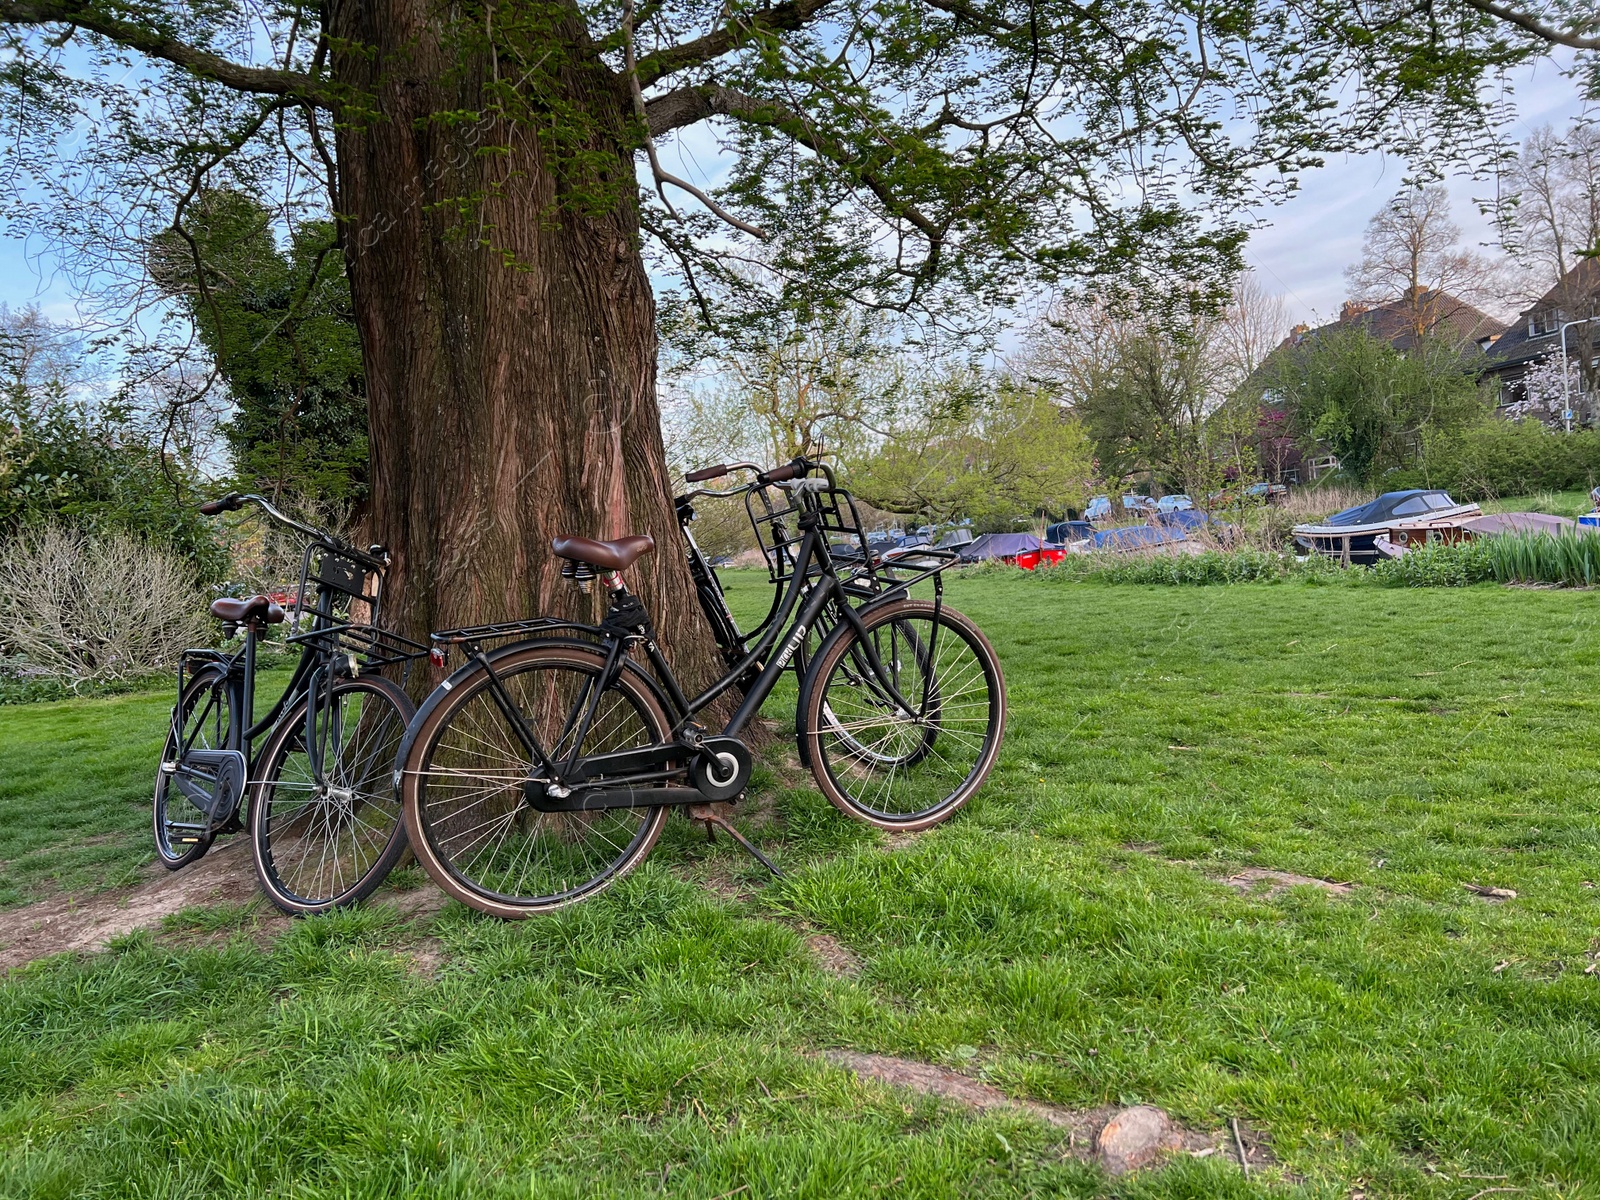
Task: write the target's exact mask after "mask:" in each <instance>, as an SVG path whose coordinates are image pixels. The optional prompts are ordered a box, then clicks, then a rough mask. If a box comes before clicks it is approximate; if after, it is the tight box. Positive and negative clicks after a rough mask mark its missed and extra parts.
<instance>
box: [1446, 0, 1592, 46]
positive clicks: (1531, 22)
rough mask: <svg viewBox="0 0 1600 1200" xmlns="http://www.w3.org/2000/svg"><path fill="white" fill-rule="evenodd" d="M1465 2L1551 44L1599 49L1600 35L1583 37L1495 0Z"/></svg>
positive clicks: (1467, 0) (1466, 0) (1468, 0)
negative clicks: (1497, 2)
mask: <svg viewBox="0 0 1600 1200" xmlns="http://www.w3.org/2000/svg"><path fill="white" fill-rule="evenodd" d="M1465 3H1466V4H1467V6H1468V7H1469V8H1475V9H1477V10H1478V11H1479V12H1481V13H1488V14H1489V15H1490V16H1491V17H1499V18H1500V19H1501V20H1502V21H1506V22H1508V23H1510V24H1512V25H1515V26H1516V27H1517V28H1518V29H1523V30H1526V31H1527V32H1529V33H1531V34H1533V35H1534V36H1535V37H1538V38H1543V39H1544V40H1545V41H1547V42H1550V43H1551V44H1553V45H1559V46H1571V47H1572V48H1573V49H1575V50H1600V37H1584V36H1583V35H1582V34H1580V33H1577V32H1575V31H1571V30H1564V29H1557V28H1556V27H1555V26H1553V25H1547V24H1545V23H1544V22H1543V21H1541V20H1540V19H1539V18H1538V17H1534V16H1530V15H1529V14H1527V13H1524V12H1519V11H1517V10H1516V9H1514V8H1511V7H1509V6H1507V5H1504V4H1496V3H1495V0H1465Z"/></svg>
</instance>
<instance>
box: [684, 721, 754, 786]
mask: <svg viewBox="0 0 1600 1200" xmlns="http://www.w3.org/2000/svg"><path fill="white" fill-rule="evenodd" d="M696 750H697V753H696V754H695V759H694V761H693V762H692V763H690V764H689V782H690V783H692V784H694V786H695V789H696V790H697V791H699V793H700V794H701V795H702V796H704V797H705V798H706V799H707V800H733V799H736V798H737V797H738V796H739V794H740V793H741V792H743V791H744V789H745V787H746V786H747V785H748V784H749V782H750V766H751V760H750V748H749V747H748V746H746V745H745V744H744V743H743V742H741V741H740V740H739V739H738V738H735V737H708V738H705V739H703V740H702V741H701V742H700V745H699V746H698V747H697V748H696Z"/></svg>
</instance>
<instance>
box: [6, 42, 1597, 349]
mask: <svg viewBox="0 0 1600 1200" xmlns="http://www.w3.org/2000/svg"><path fill="white" fill-rule="evenodd" d="M1512 87H1513V91H1514V96H1515V104H1516V110H1517V118H1516V120H1515V121H1514V122H1513V124H1512V125H1511V127H1510V128H1509V130H1508V134H1509V136H1510V137H1511V138H1512V139H1513V140H1515V141H1518V142H1520V141H1521V140H1523V139H1524V138H1525V137H1526V136H1527V135H1528V134H1529V133H1530V132H1532V131H1533V130H1534V129H1536V128H1537V127H1539V126H1540V125H1545V124H1550V125H1555V126H1557V127H1558V128H1559V127H1562V126H1565V125H1566V124H1567V123H1568V122H1570V121H1571V120H1572V119H1573V118H1574V117H1575V116H1577V115H1578V114H1579V112H1580V111H1581V108H1582V105H1581V103H1580V100H1579V95H1578V89H1577V84H1576V83H1575V81H1573V80H1572V79H1569V78H1567V77H1566V76H1564V75H1562V74H1561V73H1560V70H1559V69H1558V67H1557V66H1556V65H1555V64H1554V63H1551V62H1549V61H1545V62H1541V63H1537V64H1535V65H1533V66H1532V67H1529V68H1527V69H1525V70H1523V71H1521V72H1519V74H1518V75H1517V76H1516V77H1515V78H1514V79H1513V80H1512ZM686 143H687V144H686ZM703 149H704V150H706V151H708V152H709V154H708V155H707V156H708V157H711V158H713V159H714V158H715V156H716V155H715V150H714V149H713V148H712V146H711V145H710V138H709V136H708V137H707V145H706V146H705V147H703ZM669 153H670V154H671V155H672V157H674V158H679V157H680V156H684V155H686V157H687V158H690V159H694V158H701V156H700V155H698V154H696V147H694V146H693V144H692V142H689V141H688V139H684V140H680V141H678V142H676V143H674V145H673V146H671V147H670V148H669ZM680 162H681V163H682V165H683V166H684V167H687V168H688V170H687V171H686V172H685V173H687V174H689V175H690V176H691V177H699V178H704V172H703V170H702V169H697V168H703V167H704V166H707V165H709V164H707V163H705V161H704V159H703V158H701V161H700V162H691V161H683V160H682V159H681V158H680ZM668 169H669V170H670V169H674V164H668ZM1406 170H1407V164H1406V163H1405V162H1404V160H1401V159H1397V158H1395V157H1393V156H1388V155H1384V154H1381V153H1369V154H1363V155H1349V156H1342V157H1340V158H1338V159H1336V160H1330V161H1329V162H1328V163H1327V164H1325V165H1324V166H1323V167H1321V168H1319V169H1317V170H1314V171H1310V172H1308V173H1306V174H1305V175H1303V176H1302V177H1301V186H1300V190H1299V191H1298V192H1297V193H1296V194H1295V196H1294V197H1293V198H1291V199H1290V200H1288V201H1287V202H1285V203H1284V204H1282V205H1279V206H1277V207H1274V208H1270V209H1266V210H1263V211H1261V212H1260V213H1258V214H1257V215H1258V217H1259V218H1260V219H1261V221H1262V222H1263V227H1262V228H1260V229H1259V230H1258V231H1257V232H1256V233H1255V234H1254V235H1253V236H1252V238H1251V240H1250V244H1249V246H1248V248H1247V250H1246V259H1247V260H1248V262H1249V263H1250V265H1251V266H1252V267H1254V268H1255V270H1256V271H1257V273H1258V275H1259V276H1260V279H1261V282H1262V284H1263V285H1264V286H1265V288H1266V289H1267V290H1268V291H1269V292H1272V293H1276V294H1280V295H1282V296H1283V299H1284V303H1285V305H1286V307H1287V309H1288V313H1289V316H1290V319H1291V320H1292V321H1296V322H1299V321H1304V322H1306V323H1307V324H1312V325H1315V324H1317V323H1319V322H1321V321H1326V320H1330V319H1332V318H1334V317H1336V316H1337V315H1338V311H1339V305H1340V303H1341V302H1342V301H1343V300H1344V298H1345V284H1344V269H1345V267H1346V266H1347V265H1348V264H1350V263H1352V262H1355V261H1356V260H1357V259H1359V258H1360V255H1361V237H1362V233H1363V231H1364V229H1365V227H1366V223H1367V220H1368V219H1369V218H1370V217H1371V216H1372V214H1373V213H1374V212H1376V211H1377V210H1378V209H1379V208H1380V207H1381V206H1382V205H1383V204H1384V202H1385V201H1386V200H1388V198H1389V197H1390V196H1392V195H1393V194H1394V193H1395V192H1396V191H1397V190H1398V189H1399V188H1400V186H1401V183H1402V181H1403V178H1404V176H1405V174H1406ZM1448 184H1449V187H1450V190H1451V194H1452V198H1453V201H1454V205H1453V207H1454V217H1455V220H1456V223H1457V224H1459V225H1460V226H1461V227H1462V229H1463V232H1464V235H1465V236H1464V240H1465V241H1466V242H1467V243H1468V244H1482V245H1489V246H1492V244H1493V241H1494V231H1493V228H1492V226H1491V224H1490V221H1489V220H1488V218H1487V217H1485V216H1483V215H1481V214H1480V213H1479V211H1478V206H1477V204H1476V203H1475V201H1476V200H1477V199H1479V198H1481V197H1485V196H1492V195H1493V192H1494V186H1495V185H1494V181H1493V180H1492V179H1477V180H1474V179H1471V178H1466V177H1459V176H1458V177H1455V178H1452V179H1450V180H1448ZM77 299H78V297H77V296H76V295H75V294H74V291H73V288H72V283H71V280H70V279H69V278H68V277H67V275H66V273H65V272H63V271H62V270H61V267H60V264H59V263H58V262H56V261H55V260H54V259H53V258H52V257H51V256H50V255H48V254H47V253H43V252H41V248H40V247H39V246H37V245H30V244H29V243H27V242H25V241H23V240H22V239H19V238H17V237H16V236H14V235H13V231H12V228H11V227H10V225H9V224H8V222H7V221H6V220H5V218H4V216H3V214H0V303H4V304H7V305H10V306H11V307H13V308H15V307H19V306H21V305H25V304H29V303H37V304H39V305H40V307H41V308H42V309H43V310H44V312H45V314H46V315H47V316H49V317H51V318H52V319H55V320H58V321H68V322H70V321H72V320H73V317H74V314H75V312H76V307H77V304H76V302H77Z"/></svg>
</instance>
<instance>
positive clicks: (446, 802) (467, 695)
mask: <svg viewBox="0 0 1600 1200" xmlns="http://www.w3.org/2000/svg"><path fill="white" fill-rule="evenodd" d="M604 665H605V656H604V655H603V654H601V653H600V652H599V651H598V650H589V649H587V648H586V647H583V646H568V645H537V644H532V645H524V646H521V647H515V648H512V649H509V650H507V651H505V652H503V653H501V654H499V655H497V656H496V657H495V659H494V673H495V676H496V677H497V678H498V679H499V681H500V684H501V688H502V689H503V694H504V699H502V697H501V696H500V695H497V694H496V690H495V688H494V687H493V680H492V679H491V678H490V675H489V673H488V672H487V671H486V670H484V669H483V668H482V667H479V668H477V669H476V670H474V671H472V672H469V673H467V674H466V675H465V676H464V677H458V678H457V679H456V680H455V681H454V683H453V685H452V686H451V688H450V689H449V691H448V692H446V693H444V694H443V695H442V696H440V693H438V692H436V693H434V694H435V696H436V697H440V698H439V699H438V701H437V703H436V704H434V703H430V704H428V705H425V706H424V707H423V710H422V712H421V714H420V715H419V717H418V725H417V729H416V731H415V734H414V736H413V738H412V742H411V748H410V751H409V753H408V754H407V755H406V759H405V762H404V763H403V764H402V779H401V795H402V799H403V800H404V802H405V815H406V824H407V826H408V827H409V828H410V830H411V841H412V846H413V848H414V849H415V851H416V855H417V861H418V862H420V863H421V864H422V865H423V867H424V869H426V870H427V872H428V874H429V875H431V876H432V877H433V879H434V882H435V883H437V884H438V885H439V886H440V887H441V888H443V889H444V891H445V892H447V893H448V894H449V895H451V896H454V897H455V898H456V899H458V900H460V901H461V902H462V903H464V904H468V905H470V906H471V907H473V908H476V909H478V910H479V911H480V912H486V913H490V914H492V915H494V916H498V917H529V916H533V915H534V914H535V913H541V912H549V911H552V910H554V909H557V908H562V907H564V906H566V905H568V904H574V903H576V902H577V901H579V900H584V899H587V898H588V897H590V896H593V895H596V894H597V893H599V892H601V891H603V890H604V889H605V888H607V887H609V886H611V884H613V883H615V882H616V881H617V880H618V879H620V878H622V876H624V875H626V874H627V873H628V872H629V871H631V870H633V868H634V867H636V866H638V865H639V863H641V862H642V861H644V858H645V856H646V855H647V854H649V853H650V849H651V847H652V846H654V845H655V843H656V839H657V838H658V837H659V836H660V835H661V826H662V824H663V823H664V822H665V821H666V818H667V810H666V809H665V808H662V807H651V808H615V809H604V810H600V811H597V812H588V813H546V812H540V811H539V810H538V809H536V808H534V807H533V806H532V805H531V804H530V803H528V800H527V797H526V795H525V793H524V791H523V785H524V783H526V782H527V781H528V779H529V778H530V776H531V774H532V764H531V759H530V755H529V753H528V751H527V750H526V749H525V748H524V745H523V742H522V739H521V738H520V737H519V736H518V732H517V730H516V727H515V724H514V723H513V722H514V720H520V721H521V722H522V723H523V724H524V725H525V726H526V728H527V729H529V730H530V731H531V732H532V733H533V736H534V737H535V738H536V739H537V741H538V743H539V745H540V746H541V747H543V748H544V750H545V752H546V753H547V754H548V755H549V756H550V757H551V758H552V759H556V760H565V759H566V757H567V756H568V755H570V754H571V753H572V750H573V741H574V739H575V737H576V734H577V729H578V727H579V724H580V718H581V716H582V715H583V713H584V712H585V711H587V707H588V705H589V703H590V702H591V701H592V700H593V699H594V692H595V687H596V685H597V684H598V683H599V681H600V677H601V674H602V671H603V668H604ZM506 701H509V703H510V706H511V708H512V709H513V710H514V712H515V714H516V717H515V718H513V717H512V716H511V715H510V714H509V713H508V711H507V708H506V707H505V703H506ZM670 727H671V722H670V721H668V719H667V715H666V713H665V712H664V711H663V710H662V708H661V705H660V703H659V702H658V701H657V700H656V698H655V696H654V695H653V694H652V693H651V691H650V689H649V688H648V687H646V686H645V685H644V684H643V683H641V682H640V681H639V680H638V679H637V678H635V677H634V676H633V675H632V674H631V673H630V672H627V671H624V672H622V673H621V674H620V675H619V676H618V677H617V678H616V679H615V680H614V681H613V682H612V683H611V684H610V685H609V686H607V687H606V689H605V690H604V691H603V692H602V693H601V694H600V696H599V702H598V704H597V705H596V707H595V710H594V718H593V721H592V722H591V724H590V726H589V730H588V733H587V735H586V736H584V738H583V741H582V745H581V746H580V747H579V748H578V749H579V754H580V756H587V755H591V754H602V753H606V752H609V751H615V750H632V749H640V748H643V747H646V746H651V745H655V744H656V743H658V742H662V741H665V740H666V738H667V734H668V732H669V729H670Z"/></svg>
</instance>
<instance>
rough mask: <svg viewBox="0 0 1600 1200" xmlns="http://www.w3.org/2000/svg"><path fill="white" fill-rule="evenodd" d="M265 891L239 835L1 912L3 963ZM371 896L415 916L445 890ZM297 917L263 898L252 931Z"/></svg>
mask: <svg viewBox="0 0 1600 1200" xmlns="http://www.w3.org/2000/svg"><path fill="white" fill-rule="evenodd" d="M259 896H260V891H259V889H258V887H257V883H256V873H255V864H254V863H253V862H252V861H251V858H250V848H249V844H248V843H247V842H246V841H245V840H244V839H243V838H235V839H233V840H232V841H229V842H226V843H224V844H222V845H220V846H217V847H215V848H214V849H212V850H210V851H208V852H207V854H206V856H205V857H204V858H202V859H201V860H200V861H199V862H197V863H195V864H194V865H192V866H189V867H185V868H184V869H183V870H181V871H173V872H168V871H165V870H161V869H159V868H158V869H157V870H156V871H155V872H154V873H153V874H152V875H151V877H150V878H149V879H148V880H146V881H145V882H144V883H141V884H139V885H138V886H137V887H134V888H132V889H129V890H125V891H110V892H98V893H93V894H90V895H87V896H80V895H73V894H68V895H62V896H55V897H52V898H51V899H49V900H44V901H41V902H39V903H38V904H30V905H27V906H26V907H24V908H13V909H10V910H7V911H5V912H0V971H6V970H9V969H10V968H12V967H17V966H21V965H22V964H24V963H28V962H32V961H33V960H34V959H36V958H45V957H47V956H49V955H52V954H62V953H65V952H68V951H83V952H89V951H95V950H103V949H105V947H106V946H107V945H108V944H109V943H110V942H111V941H112V940H114V939H116V938H119V937H123V936H125V935H127V934H130V933H133V932H134V931H135V930H139V929H156V928H160V927H161V926H162V925H163V923H164V922H165V923H168V924H169V925H171V922H169V921H168V918H171V917H174V916H176V915H177V914H180V913H182V912H183V911H184V910H185V909H193V908H205V909H217V908H228V907H232V908H237V909H244V908H245V906H246V905H250V902H251V901H252V900H256V899H257V898H258V897H259ZM369 903H372V904H386V905H389V906H390V907H392V908H394V909H396V910H397V911H398V912H399V913H400V915H401V916H402V917H406V918H409V919H415V918H418V917H422V916H426V915H431V914H433V913H436V912H438V911H439V910H440V909H441V908H443V907H444V905H445V903H446V899H445V896H444V893H442V892H441V891H439V890H438V889H437V888H435V887H432V886H428V887H421V888H414V889H411V890H408V891H403V892H385V891H380V892H379V893H378V894H377V895H376V896H375V897H374V898H373V899H372V900H371V901H369ZM289 921H290V918H289V917H287V916H285V915H283V914H282V913H280V912H279V911H278V910H277V909H276V908H273V907H272V905H270V904H267V903H265V902H264V901H263V902H260V903H258V904H255V905H253V906H251V907H250V909H249V918H248V922H247V924H248V929H247V932H248V933H249V934H250V937H251V939H252V940H253V941H255V942H256V944H257V945H260V946H262V947H263V948H265V947H266V946H268V945H270V944H271V942H272V941H274V940H275V939H276V938H277V936H278V934H280V933H282V932H283V930H284V929H286V928H288V924H289ZM243 928H245V924H244V923H241V922H232V923H229V925H228V927H226V928H222V927H209V926H208V927H202V926H201V925H197V924H196V923H194V922H187V923H186V922H183V921H179V922H178V923H177V924H176V925H173V926H172V927H171V928H169V929H168V930H167V932H166V933H165V934H164V938H165V939H166V940H169V941H182V942H185V943H186V944H196V943H200V942H220V941H225V940H226V939H227V938H229V937H231V936H233V935H234V934H236V933H238V932H239V931H240V930H241V929H243Z"/></svg>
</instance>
